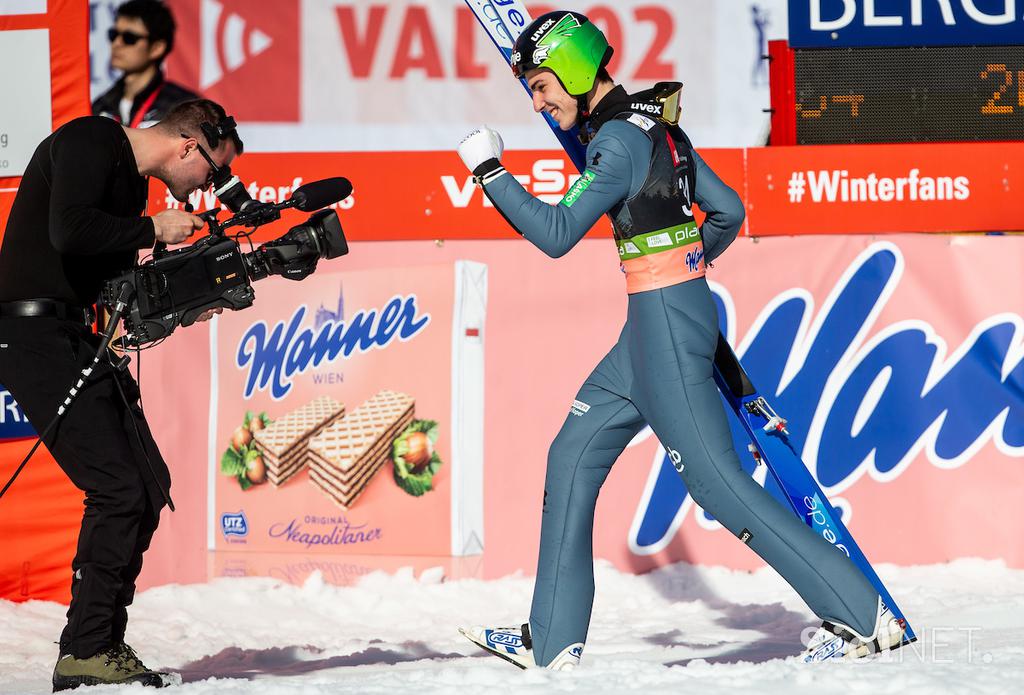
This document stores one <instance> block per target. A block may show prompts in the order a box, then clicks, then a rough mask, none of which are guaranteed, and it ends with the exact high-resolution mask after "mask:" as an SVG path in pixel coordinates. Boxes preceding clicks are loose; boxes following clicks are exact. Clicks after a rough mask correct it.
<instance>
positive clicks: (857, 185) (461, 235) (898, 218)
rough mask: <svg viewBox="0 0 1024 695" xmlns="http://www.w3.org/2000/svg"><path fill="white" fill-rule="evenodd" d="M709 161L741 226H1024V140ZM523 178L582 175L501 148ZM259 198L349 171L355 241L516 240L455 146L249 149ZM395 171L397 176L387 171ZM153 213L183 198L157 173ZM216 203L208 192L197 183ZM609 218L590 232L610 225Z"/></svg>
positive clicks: (717, 155) (200, 201)
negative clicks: (742, 208)
mask: <svg viewBox="0 0 1024 695" xmlns="http://www.w3.org/2000/svg"><path fill="white" fill-rule="evenodd" d="M701 155H702V156H703V157H704V159H705V160H706V161H707V162H708V164H709V166H711V168H712V169H714V170H715V172H716V173H717V174H718V175H719V176H720V177H721V178H722V179H723V180H724V181H725V182H726V183H727V184H729V185H730V186H731V187H732V188H733V189H735V190H736V191H737V192H738V193H739V194H740V196H741V197H742V198H743V199H744V201H745V205H746V208H747V215H748V216H747V221H746V224H745V226H744V229H743V230H741V232H740V233H741V235H742V236H788V235H798V234H881V233H888V232H957V231H962V232H983V231H996V232H1001V231H1014V230H1020V229H1024V196H1022V195H1020V193H1021V191H1024V165H1022V164H1021V162H1024V143H1003V144H950V145H870V146H848V147H847V146H822V147H779V148H755V149H730V150H718V149H709V150H702V151H701ZM504 163H505V166H506V167H507V168H508V170H509V172H511V173H512V174H513V175H514V176H515V177H516V178H518V179H519V181H520V182H521V183H522V184H523V185H524V186H525V187H526V189H527V190H528V191H529V192H530V193H531V194H533V195H535V196H538V197H540V198H541V199H542V200H545V201H546V202H548V203H552V204H554V203H557V202H558V201H559V200H560V199H561V198H562V196H563V195H565V193H566V191H567V190H568V189H569V187H570V186H571V185H572V184H573V183H574V182H575V180H576V178H578V176H579V175H578V174H577V173H575V170H574V169H573V168H572V165H571V164H570V163H569V161H568V159H567V158H566V157H565V155H564V154H563V153H562V152H558V151H514V152H507V153H506V154H505V157H504ZM233 168H234V169H235V171H236V172H237V173H238V174H239V175H240V177H241V178H242V180H243V181H246V182H248V183H249V192H250V194H251V195H252V197H253V198H255V199H258V200H261V201H264V202H280V201H282V200H285V199H287V198H288V196H290V195H291V192H292V191H293V190H294V189H295V188H297V187H298V186H300V185H302V184H303V183H308V182H309V181H313V180H316V179H320V178H326V177H329V176H345V177H347V178H349V179H350V180H351V181H352V184H353V187H354V192H353V194H352V196H351V197H350V198H349V199H347V200H346V201H344V202H343V203H341V204H340V205H338V206H337V207H338V209H339V213H340V214H341V216H342V223H343V225H344V227H345V232H346V235H348V237H349V238H350V239H353V240H384V239H510V238H514V237H515V235H514V233H513V232H512V231H511V230H510V229H509V227H508V224H507V223H506V222H505V221H504V220H503V219H502V217H501V215H499V214H497V212H496V211H495V210H494V209H493V206H492V205H491V204H490V202H489V201H488V200H487V199H486V198H485V197H484V195H483V194H482V192H481V191H480V189H479V188H478V187H477V186H475V185H474V184H473V181H472V177H471V175H470V174H469V172H468V171H466V169H465V167H464V166H463V165H462V162H461V161H459V158H458V156H457V155H456V154H455V153H454V152H374V153H370V152H348V153H302V154H264V153H258V154H247V155H245V156H243V157H241V158H240V159H239V160H238V161H237V163H236V165H235V166H234V167H233ZM386 172H394V173H395V174H396V175H395V176H394V177H386V176H385V175H384V174H385V173H386ZM150 200H151V204H150V212H154V211H157V210H160V209H163V208H165V207H167V206H168V205H172V206H177V205H178V203H177V202H176V201H174V200H173V199H171V198H170V196H169V195H168V193H167V188H166V187H165V186H164V185H163V184H162V183H160V182H159V181H156V180H153V181H152V183H151V188H150ZM192 203H193V206H194V207H195V208H196V209H197V210H204V209H208V208H210V207H212V206H214V205H216V203H217V201H216V199H215V198H214V197H213V194H212V193H211V192H207V193H205V194H199V193H197V194H195V195H193V197H192ZM301 219H302V217H301V216H300V215H298V214H297V213H291V212H289V213H286V217H285V218H284V220H283V221H282V222H281V223H278V224H277V225H271V226H268V227H266V228H264V229H263V230H261V232H260V234H259V235H258V237H257V238H260V239H266V238H272V237H275V236H277V235H278V234H280V233H281V232H282V231H284V229H285V228H286V225H287V224H295V223H298V222H299V221H300V220H301ZM610 234H611V228H610V227H609V225H608V223H607V221H606V220H602V221H601V222H599V223H598V224H597V225H596V227H595V228H594V230H593V231H592V232H591V236H597V237H602V236H609V235H610Z"/></svg>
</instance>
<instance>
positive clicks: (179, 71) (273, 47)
mask: <svg viewBox="0 0 1024 695" xmlns="http://www.w3.org/2000/svg"><path fill="white" fill-rule="evenodd" d="M168 4H169V5H170V6H171V9H173V10H174V16H175V18H176V19H177V21H178V33H177V36H176V37H175V49H174V52H173V53H171V55H170V56H169V57H168V59H167V76H168V78H170V79H171V80H173V81H175V82H179V83H181V84H184V85H186V86H187V87H189V88H190V89H193V90H194V91H196V92H197V93H198V94H200V95H202V96H204V97H206V98H208V99H213V100H214V101H216V102H218V103H219V104H221V105H222V106H224V108H225V109H227V111H228V113H230V114H232V115H233V116H235V117H236V118H237V119H238V120H240V121H250V122H252V121H262V122H295V121H298V120H299V114H300V103H299V97H300V91H299V84H300V83H301V81H302V72H301V69H300V56H299V44H300V42H299V10H300V6H301V3H299V2H275V3H269V2H268V3H259V2H243V1H242V0H173V1H172V2H170V3H168Z"/></svg>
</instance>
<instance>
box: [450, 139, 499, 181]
mask: <svg viewBox="0 0 1024 695" xmlns="http://www.w3.org/2000/svg"><path fill="white" fill-rule="evenodd" d="M458 149H459V157H461V158H462V162H463V164H465V165H466V168H467V169H469V170H470V171H472V172H473V179H474V181H475V182H476V183H478V184H481V185H482V184H485V183H490V182H491V181H493V180H494V179H496V178H498V177H499V176H501V175H502V174H504V173H506V172H505V168H504V167H503V166H501V162H500V161H498V160H500V159H501V155H502V153H503V152H504V151H505V144H504V143H503V142H502V141H501V136H500V135H499V134H498V132H497V131H495V130H491V129H490V128H488V127H487V126H486V125H485V126H483V127H481V128H477V129H476V130H474V131H473V132H472V133H470V134H469V135H467V136H466V137H464V138H463V139H462V142H460V143H459V148H458Z"/></svg>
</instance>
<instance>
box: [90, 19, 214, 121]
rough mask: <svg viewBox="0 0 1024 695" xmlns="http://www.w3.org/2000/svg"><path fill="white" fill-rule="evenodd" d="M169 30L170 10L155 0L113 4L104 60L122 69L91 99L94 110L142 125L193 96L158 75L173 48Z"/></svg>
mask: <svg viewBox="0 0 1024 695" xmlns="http://www.w3.org/2000/svg"><path fill="white" fill-rule="evenodd" d="M175 30H176V25H175V22H174V15H172V14H171V10H170V8H168V7H167V5H165V4H164V3H163V2H161V0H128V2H126V3H124V4H123V5H121V6H119V7H118V8H117V18H116V19H115V21H114V26H113V27H112V28H111V29H110V31H109V32H108V33H107V36H108V37H109V38H110V66H111V67H112V68H113V69H115V70H121V71H122V72H123V74H122V76H121V78H120V79H119V80H118V81H117V82H115V83H114V86H113V87H111V88H110V89H109V90H108V91H107V92H105V93H104V94H102V95H101V96H100V97H99V98H98V99H96V101H94V102H93V104H92V113H93V115H94V116H106V117H108V118H113V119H114V120H115V121H118V122H119V123H123V124H125V125H128V126H131V127H132V128H146V127H148V126H151V125H153V124H154V123H157V122H159V121H160V120H162V119H163V118H164V116H166V115H167V113H168V112H169V111H170V110H171V109H172V108H174V107H175V106H177V105H178V104H180V103H182V102H184V101H190V100H192V99H197V98H198V96H197V95H196V94H194V93H193V92H190V91H189V90H187V89H185V88H184V87H182V86H181V85H178V84H175V83H174V82H169V81H168V80H167V79H166V78H165V77H164V72H163V62H164V60H165V59H166V58H167V56H168V55H170V53H171V50H173V48H174V33H175Z"/></svg>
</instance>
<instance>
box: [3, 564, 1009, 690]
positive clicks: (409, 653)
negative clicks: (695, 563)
mask: <svg viewBox="0 0 1024 695" xmlns="http://www.w3.org/2000/svg"><path fill="white" fill-rule="evenodd" d="M879 569H880V574H881V575H882V577H883V579H884V580H885V582H886V585H887V586H888V587H889V589H890V591H891V592H892V594H893V595H894V597H895V598H896V600H897V601H898V602H899V603H900V605H901V607H902V608H903V610H904V611H905V612H906V614H907V616H908V617H909V618H910V619H911V621H912V623H913V624H914V627H915V629H916V630H917V632H918V634H919V635H920V637H921V639H920V640H919V642H918V643H916V644H915V645H913V646H912V647H908V648H904V649H903V650H900V651H898V652H896V653H894V654H893V655H891V656H890V657H888V658H885V659H875V660H873V661H863V662H856V663H846V664H818V665H805V664H803V663H800V662H799V661H798V660H797V659H794V658H792V657H793V656H794V655H796V654H797V653H798V652H799V651H800V649H801V643H800V639H801V632H802V631H804V630H805V629H806V628H808V627H811V626H813V625H814V624H815V622H816V620H815V619H814V617H813V616H812V615H811V613H810V612H809V611H808V610H807V609H806V607H804V606H803V605H802V604H801V602H800V600H799V599H798V598H797V597H796V596H795V595H794V594H793V593H792V592H791V590H790V589H789V588H788V587H786V586H785V584H784V583H783V582H782V580H781V579H780V578H779V577H778V576H777V575H776V574H775V573H774V572H772V571H771V570H762V571H758V572H755V573H752V574H751V573H746V572H735V571H731V570H727V569H722V568H697V567H692V566H689V565H674V566H671V567H666V568H663V569H661V570H659V571H656V572H653V573H650V574H647V575H643V576H634V575H630V574H623V573H620V572H618V571H616V570H615V569H613V568H612V567H611V566H609V565H606V564H600V565H599V566H598V569H597V601H596V604H595V607H594V619H593V622H592V624H591V631H590V637H589V640H588V644H587V648H586V652H585V655H584V659H583V665H582V666H581V668H580V669H578V670H577V671H575V672H574V673H548V672H545V671H530V672H523V671H519V670H518V669H515V668H514V667H512V666H510V665H508V664H506V663H505V662H503V661H500V660H498V659H495V658H493V657H489V656H486V655H483V653H482V652H480V651H478V650H476V649H475V648H474V647H473V646H472V645H471V644H470V643H468V642H466V641H465V640H464V639H463V638H461V637H460V636H459V635H458V633H457V632H456V628H457V627H458V626H459V625H463V624H474V623H486V624H493V625H499V624H519V623H521V622H523V621H525V620H526V618H527V613H528V610H529V604H530V593H531V589H532V581H531V579H530V578H528V577H509V578H506V579H502V580H498V581H490V582H484V581H476V580H462V581H444V577H443V576H442V573H441V571H440V570H437V571H427V572H424V573H422V574H421V575H420V576H419V577H414V576H413V574H412V572H411V571H402V572H399V573H397V574H395V575H388V574H384V573H376V574H371V575H369V576H367V577H365V578H364V579H362V580H361V581H360V582H359V583H358V584H357V585H355V586H352V587H336V586H332V585H328V584H325V583H324V582H323V581H322V579H321V577H320V575H318V574H314V575H313V576H312V577H311V578H310V579H309V580H308V581H307V582H306V583H305V585H303V586H292V585H289V584H285V583H281V582H278V581H275V580H270V579H260V578H230V579H219V580H216V581H213V582H211V583H209V584H205V585H190V586H164V587H160V588H157V589H152V590H150V591H146V592H144V593H142V594H140V595H139V596H137V597H136V601H135V605H134V607H133V608H131V609H130V611H131V623H130V625H129V633H128V641H129V643H131V644H132V645H133V646H134V647H135V648H136V650H137V651H138V652H139V653H140V655H141V656H142V658H143V659H145V660H146V662H147V663H148V664H149V665H150V666H153V667H157V666H159V667H163V668H168V669H172V670H176V671H179V672H180V673H181V675H182V677H183V679H184V684H183V685H181V686H180V687H177V688H171V689H169V690H166V691H163V692H167V693H168V694H169V695H177V694H178V693H181V694H188V695H213V694H215V693H216V694H217V695H220V694H230V693H246V694H252V693H255V694H257V695H265V694H271V693H282V694H291V693H294V694H295V695H299V694H300V693H301V694H302V695H321V694H323V695H327V694H328V693H331V694H335V693H361V694H362V693H396V692H415V693H417V695H426V694H427V693H456V692H458V693H482V692H492V691H498V692H506V691H507V692H515V693H516V694H517V695H521V694H523V693H552V692H587V693H625V692H643V693H645V694H650V693H669V692H671V693H692V694H694V695H697V694H700V695H708V694H714V693H730V694H732V693H737V692H750V691H757V692H768V693H783V692H784V693H786V695H797V694H801V693H808V694H810V693H814V694H815V695H819V694H820V693H822V692H833V693H859V692H863V693H871V695H884V694H885V693H894V694H895V693H900V694H903V693H952V692H963V693H968V692H970V693H978V692H991V693H1008V692H1016V691H1017V689H1018V688H1019V684H1020V683H1024V627H1022V623H1024V571H1017V570H1009V569H1007V568H1006V567H1005V566H1003V565H1002V564H1001V563H999V562H988V561H980V560H960V561H957V562H954V563H951V564H948V565H935V566H928V567H912V568H896V567H892V566H882V567H880V568H879ZM64 610H65V609H64V607H63V606H60V605H57V604H53V603H43V602H29V603H23V604H14V603H8V602H3V601H0V692H2V693H46V692H49V691H50V683H49V679H50V671H51V669H52V667H53V662H54V660H55V658H56V646H55V645H54V643H53V642H54V640H55V639H56V637H57V635H58V634H59V632H60V629H61V627H62V625H63V613H64ZM1015 683H1016V684H1018V685H1014V684H1015ZM129 691H130V692H137V693H141V692H143V689H142V688H141V687H140V686H132V687H105V688H91V689H89V690H88V692H89V693H90V695H91V694H92V693H96V694H97V695H99V694H101V693H104V692H107V693H110V692H129Z"/></svg>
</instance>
